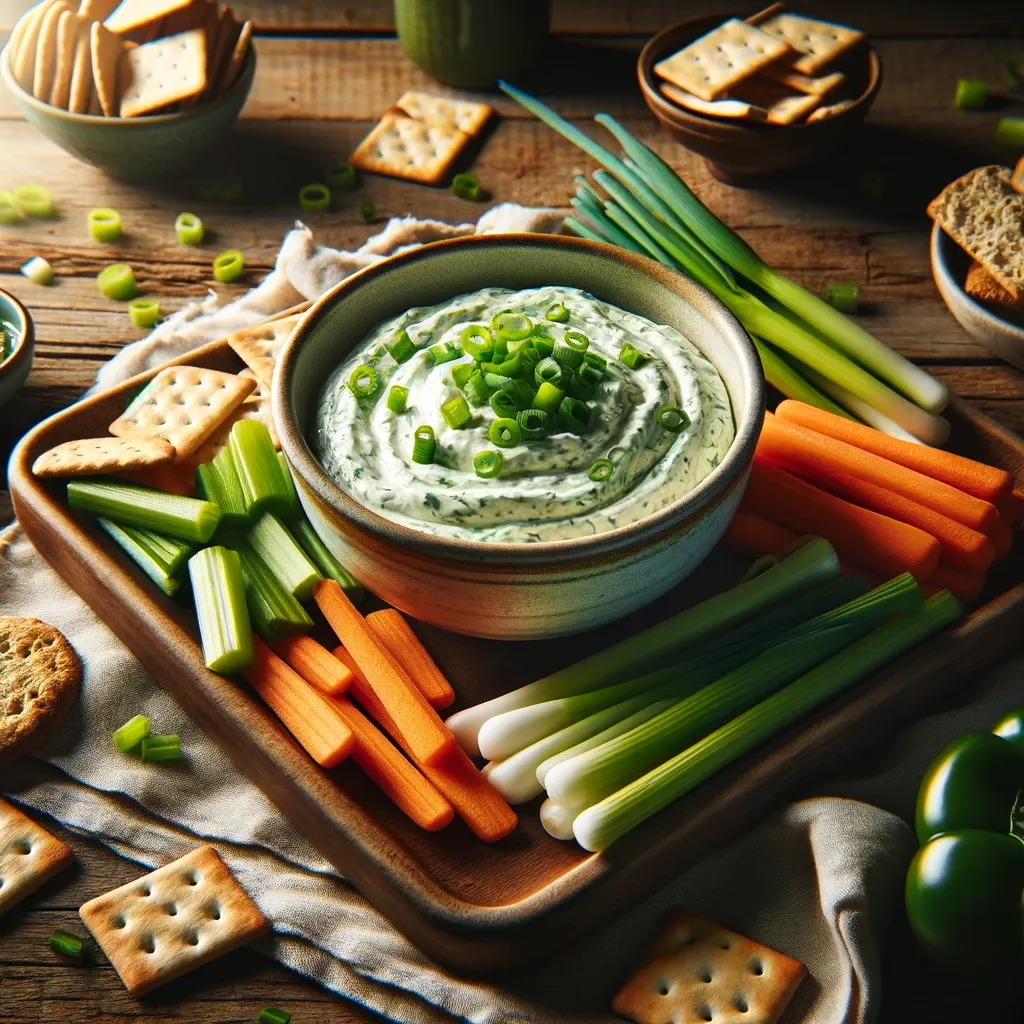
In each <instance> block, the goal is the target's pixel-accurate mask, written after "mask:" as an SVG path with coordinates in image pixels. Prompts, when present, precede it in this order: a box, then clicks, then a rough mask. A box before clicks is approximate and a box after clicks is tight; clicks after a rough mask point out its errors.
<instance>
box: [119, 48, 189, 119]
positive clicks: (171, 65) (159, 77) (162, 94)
mask: <svg viewBox="0 0 1024 1024" xmlns="http://www.w3.org/2000/svg"><path fill="white" fill-rule="evenodd" d="M122 70H123V71H124V74H125V79H124V87H123V88H122V90H121V117H138V116H139V115H140V114H150V113H152V112H154V111H156V110H160V109H161V108H162V107H167V106H169V105H170V104H172V103H178V102H179V101H181V100H188V99H191V98H192V97H193V96H199V95H201V93H202V92H203V90H204V89H205V88H206V33H205V32H204V31H203V30H202V29H201V28H193V29H189V31H187V32H179V33H178V34H177V35H173V36H167V38H165V39H154V40H153V42H151V43H144V44H143V45H142V46H136V47H133V48H131V49H129V50H128V51H127V52H126V53H125V54H124V61H123V64H122Z"/></svg>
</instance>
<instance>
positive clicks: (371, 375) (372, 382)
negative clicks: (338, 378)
mask: <svg viewBox="0 0 1024 1024" xmlns="http://www.w3.org/2000/svg"><path fill="white" fill-rule="evenodd" d="M348 387H349V390H350V391H351V392H352V394H353V395H355V396H356V398H372V397H373V396H374V395H375V394H377V392H378V391H379V390H380V377H378V376H377V371H376V370H375V369H374V368H373V367H372V366H357V367H356V368H355V369H354V370H353V371H352V373H351V374H349V378H348Z"/></svg>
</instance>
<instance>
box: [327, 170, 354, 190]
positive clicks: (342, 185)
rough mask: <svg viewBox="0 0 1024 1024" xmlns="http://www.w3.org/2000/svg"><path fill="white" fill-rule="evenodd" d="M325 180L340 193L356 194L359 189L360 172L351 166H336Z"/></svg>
mask: <svg viewBox="0 0 1024 1024" xmlns="http://www.w3.org/2000/svg"><path fill="white" fill-rule="evenodd" d="M324 178H325V179H326V181H327V184H328V185H329V186H330V187H331V188H332V189H335V190H337V191H338V192H354V191H355V190H356V189H357V188H358V187H359V172H358V171H357V170H356V169H355V168H354V167H353V166H352V165H351V164H334V166H333V167H330V168H328V170H327V173H326V174H325V175H324Z"/></svg>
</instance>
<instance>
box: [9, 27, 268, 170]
mask: <svg viewBox="0 0 1024 1024" xmlns="http://www.w3.org/2000/svg"><path fill="white" fill-rule="evenodd" d="M255 73H256V51H255V49H254V48H253V47H251V46H250V47H249V55H248V56H247V57H246V61H245V64H244V65H243V67H242V73H241V74H240V75H239V76H238V80H237V81H236V82H235V84H234V85H233V86H231V88H230V89H228V90H227V92H225V93H224V94H223V95H221V96H218V97H217V98H216V99H214V100H213V101H212V102H210V103H202V104H200V105H199V106H196V107H192V108H190V109H188V110H182V111H179V112H178V113H175V114H154V115H153V116H151V117H124V118H122V117H98V116H95V115H92V114H71V113H69V112H68V111H66V110H61V109H60V108H59V107H51V106H50V104H49V103H43V102H41V101H40V100H37V99H36V98H35V97H34V96H30V95H29V94H28V93H27V92H25V90H24V89H22V88H21V86H20V85H18V83H17V82H16V81H15V80H14V75H13V74H12V73H11V68H10V54H9V53H8V51H7V50H6V49H5V50H4V51H3V52H2V53H0V77H2V78H3V81H4V84H5V85H6V86H7V88H8V90H9V91H10V93H11V95H12V96H13V97H14V99H15V100H16V101H17V104H18V108H19V109H20V110H21V113H22V114H23V115H24V117H25V120H26V121H28V122H29V123H30V124H33V125H35V127H36V128H38V129H39V130H40V131H41V132H42V133H43V134H44V135H45V136H46V137H47V138H48V139H51V140H52V141H53V142H56V143H57V145H58V146H60V148H61V149H63V150H66V151H67V152H68V153H70V154H71V155H72V156H74V157H77V158H78V159H79V160H84V161H85V162H86V163H87V164H92V165H93V166H94V167H98V168H100V170H102V171H105V172H106V173H107V174H109V175H110V176H111V177H112V178H117V179H118V180H119V181H132V182H147V181H159V180H160V179H162V178H167V177H169V176H170V175H173V174H175V173H176V172H178V171H180V170H182V168H184V167H186V166H188V165H189V164H191V163H193V162H194V161H195V160H196V159H197V158H198V157H200V156H202V155H203V154H204V153H205V152H207V151H208V150H209V149H211V148H212V147H213V146H214V145H215V144H216V143H218V142H220V141H221V140H222V139H223V138H224V136H225V134H226V133H227V132H228V130H229V129H230V128H231V125H232V124H233V123H234V121H235V118H237V117H238V114H239V112H240V111H241V109H242V107H243V106H245V101H246V98H247V97H248V95H249V90H250V88H252V79H253V75H254V74H255Z"/></svg>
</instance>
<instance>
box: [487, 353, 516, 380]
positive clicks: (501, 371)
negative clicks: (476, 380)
mask: <svg viewBox="0 0 1024 1024" xmlns="http://www.w3.org/2000/svg"><path fill="white" fill-rule="evenodd" d="M481 369H482V370H483V371H484V373H496V374H498V376H500V377H509V378H511V377H518V376H519V374H520V373H522V370H523V356H522V353H520V352H516V353H515V355H511V356H509V357H508V359H503V360H502V361H501V362H500V363H487V362H485V363H482V364H481Z"/></svg>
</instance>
